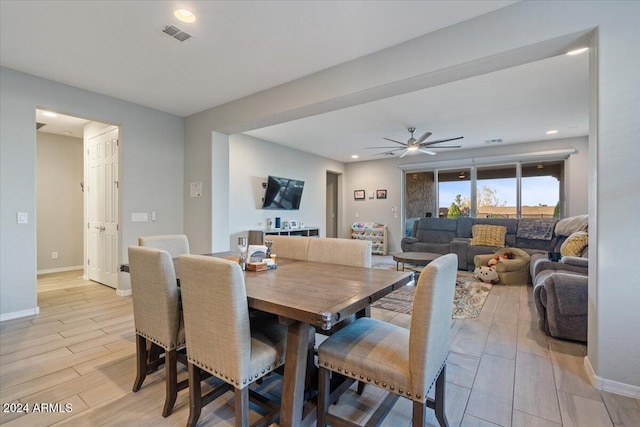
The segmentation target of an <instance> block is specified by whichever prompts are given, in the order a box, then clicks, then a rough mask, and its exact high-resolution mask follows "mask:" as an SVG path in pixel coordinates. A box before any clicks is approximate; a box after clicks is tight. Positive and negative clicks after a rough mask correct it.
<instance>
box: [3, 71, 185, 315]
mask: <svg viewBox="0 0 640 427" xmlns="http://www.w3.org/2000/svg"><path fill="white" fill-rule="evenodd" d="M36 107H42V108H46V109H47V110H53V111H57V112H60V113H65V114H69V115H75V116H80V117H86V118H89V119H95V120H98V121H102V122H107V123H113V124H117V125H120V127H121V131H122V132H121V135H120V138H121V141H122V144H121V152H120V153H121V162H120V170H121V174H120V177H121V186H120V211H121V217H122V223H121V224H120V234H121V238H120V262H126V260H127V250H126V248H127V246H129V245H134V244H137V238H138V236H140V235H149V234H160V233H177V232H182V227H183V203H182V202H183V198H182V195H183V194H182V192H183V185H182V183H183V175H184V169H183V167H184V163H183V152H184V127H183V120H182V118H180V117H176V116H173V115H171V114H166V113H162V112H159V111H156V110H152V109H150V108H146V107H142V106H139V105H135V104H131V103H128V102H124V101H121V100H118V99H114V98H109V97H106V96H103V95H98V94H96V93H92V92H88V91H85V90H82V89H78V88H74V87H71V86H66V85H63V84H59V83H55V82H52V81H50V80H45V79H40V78H37V77H34V76H30V75H28V74H24V73H20V72H16V71H14V70H10V69H7V68H2V69H1V70H0V122H1V123H2V126H1V129H0V173H1V178H2V179H1V180H0V219H1V223H2V239H1V241H0V319H2V320H5V319H8V318H13V317H17V316H26V315H29V314H34V313H36V312H37V300H36V268H37V267H36V131H35V121H36V117H35V114H36V113H35V111H36ZM154 210H155V211H156V212H157V213H158V220H157V222H146V223H140V222H137V223H133V222H131V220H130V219H131V213H132V212H151V211H154ZM17 212H27V213H28V215H29V223H28V224H17V223H16V213H17ZM124 286H126V285H124ZM119 290H120V289H119Z"/></svg>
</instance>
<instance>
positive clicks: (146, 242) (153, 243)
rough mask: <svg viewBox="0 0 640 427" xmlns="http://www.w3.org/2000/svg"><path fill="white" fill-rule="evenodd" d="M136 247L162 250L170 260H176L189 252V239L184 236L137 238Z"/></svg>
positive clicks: (168, 235)
mask: <svg viewBox="0 0 640 427" xmlns="http://www.w3.org/2000/svg"><path fill="white" fill-rule="evenodd" d="M138 246H146V247H148V248H156V249H162V250H163V251H167V252H169V254H170V255H171V258H178V257H179V256H180V255H182V254H188V253H190V252H189V239H187V236H185V235H184V234H166V235H158V236H144V237H138Z"/></svg>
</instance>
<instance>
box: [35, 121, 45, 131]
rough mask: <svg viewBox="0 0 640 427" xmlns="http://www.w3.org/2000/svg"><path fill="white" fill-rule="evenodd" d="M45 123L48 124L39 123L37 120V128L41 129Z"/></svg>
mask: <svg viewBox="0 0 640 427" xmlns="http://www.w3.org/2000/svg"><path fill="white" fill-rule="evenodd" d="M44 125H46V123H38V122H36V130H38V129H40V128H41V127H42V126H44Z"/></svg>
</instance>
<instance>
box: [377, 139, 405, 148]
mask: <svg viewBox="0 0 640 427" xmlns="http://www.w3.org/2000/svg"><path fill="white" fill-rule="evenodd" d="M382 139H386V140H387V141H391V142H395V143H396V144H400V145H404V146H405V147H406V146H407V144H405V143H404V142H400V141H396V140H395V139H391V138H382Z"/></svg>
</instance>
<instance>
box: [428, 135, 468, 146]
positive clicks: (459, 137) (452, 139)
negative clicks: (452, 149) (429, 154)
mask: <svg viewBox="0 0 640 427" xmlns="http://www.w3.org/2000/svg"><path fill="white" fill-rule="evenodd" d="M462 138H464V136H458V137H456V138H447V139H439V140H437V141H431V142H423V143H422V144H420V145H421V146H423V147H426V146H427V145H433V144H439V143H441V142H447V141H455V140H457V139H462Z"/></svg>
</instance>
